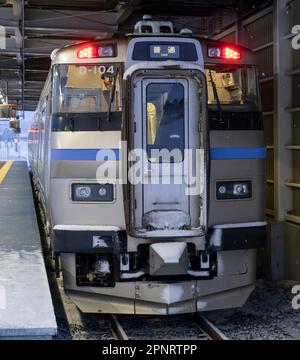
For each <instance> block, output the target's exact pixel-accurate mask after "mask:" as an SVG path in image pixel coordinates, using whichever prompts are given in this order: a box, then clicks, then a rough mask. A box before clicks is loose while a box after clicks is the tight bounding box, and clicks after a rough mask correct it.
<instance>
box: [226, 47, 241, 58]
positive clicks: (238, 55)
mask: <svg viewBox="0 0 300 360" xmlns="http://www.w3.org/2000/svg"><path fill="white" fill-rule="evenodd" d="M223 53H224V58H225V59H227V60H239V59H240V58H241V53H240V52H239V51H237V50H235V49H232V48H230V47H226V48H224V50H223Z"/></svg>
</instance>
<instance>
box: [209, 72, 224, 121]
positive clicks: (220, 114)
mask: <svg viewBox="0 0 300 360" xmlns="http://www.w3.org/2000/svg"><path fill="white" fill-rule="evenodd" d="M209 77H210V82H211V86H212V90H213V94H214V98H215V100H216V102H217V108H218V112H219V120H220V122H222V108H221V103H220V99H219V95H218V90H217V86H216V83H215V82H214V79H213V77H212V73H211V70H209Z"/></svg>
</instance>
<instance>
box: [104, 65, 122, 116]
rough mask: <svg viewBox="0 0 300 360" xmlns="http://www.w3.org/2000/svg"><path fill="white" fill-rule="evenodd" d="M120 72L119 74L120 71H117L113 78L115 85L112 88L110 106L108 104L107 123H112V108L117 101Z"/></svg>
mask: <svg viewBox="0 0 300 360" xmlns="http://www.w3.org/2000/svg"><path fill="white" fill-rule="evenodd" d="M118 72H119V69H116V73H115V76H114V77H113V79H114V83H113V86H112V89H111V92H110V98H109V104H108V110H107V115H106V121H108V122H110V121H111V120H110V114H111V106H112V103H113V102H114V100H115V93H116V83H117V76H118Z"/></svg>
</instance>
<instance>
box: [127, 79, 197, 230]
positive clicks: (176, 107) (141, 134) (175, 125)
mask: <svg viewBox="0 0 300 360" xmlns="http://www.w3.org/2000/svg"><path fill="white" fill-rule="evenodd" d="M133 88H134V102H133V106H134V118H135V135H134V138H135V139H134V143H135V148H138V149H140V150H142V151H143V154H144V158H143V162H142V167H141V173H140V174H139V176H140V179H141V180H142V181H141V183H137V184H136V185H135V200H136V201H135V228H136V229H140V230H141V231H142V232H147V233H149V234H152V235H154V234H155V231H156V232H158V233H159V234H161V231H162V230H164V231H171V230H173V231H174V230H175V231H186V230H190V229H191V228H196V227H199V217H200V207H201V206H200V203H201V199H200V196H199V194H198V195H195V196H194V195H192V196H190V195H189V194H188V184H190V183H191V182H193V181H192V177H193V175H195V169H196V161H197V159H196V156H195V149H199V148H200V132H199V129H200V126H199V121H200V120H199V119H200V116H199V113H200V98H201V96H200V94H199V81H196V80H195V78H193V77H191V78H189V77H187V76H178V75H177V76H176V77H174V78H172V77H171V76H170V75H169V76H164V77H153V78H151V77H149V76H147V78H143V76H136V77H135V78H134V87H133ZM198 160H199V159H198ZM199 165H200V166H201V164H199ZM160 236H161V235H160Z"/></svg>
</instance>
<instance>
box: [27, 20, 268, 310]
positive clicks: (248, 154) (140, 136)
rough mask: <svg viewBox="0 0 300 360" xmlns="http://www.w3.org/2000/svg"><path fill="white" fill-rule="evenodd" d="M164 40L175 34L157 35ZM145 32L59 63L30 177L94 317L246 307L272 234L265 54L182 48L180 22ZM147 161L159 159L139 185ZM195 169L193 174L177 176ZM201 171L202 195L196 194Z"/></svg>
mask: <svg viewBox="0 0 300 360" xmlns="http://www.w3.org/2000/svg"><path fill="white" fill-rule="evenodd" d="M151 26H152V27H155V26H156V27H161V29H162V31H163V32H164V33H162V34H159V33H158V31H159V30H157V31H155V29H154V30H153V29H152V30H153V32H152V33H150V34H149V33H147V34H145V33H144V31H148V30H149V27H150V28H151ZM168 27H169V28H168ZM145 29H146V30H145ZM136 30H137V31H139V33H138V34H133V35H131V36H128V37H126V38H112V39H107V40H102V41H99V42H93V43H89V44H79V45H78V44H76V45H73V46H68V47H65V48H62V49H59V50H57V51H55V52H54V53H53V54H52V65H51V70H50V72H49V76H48V79H47V82H46V84H45V87H44V90H43V92H42V95H41V98H40V101H39V105H38V107H37V110H36V113H35V118H34V121H33V123H32V126H31V129H30V133H29V163H30V169H31V171H32V176H33V182H34V186H35V188H36V190H37V193H38V197H39V200H40V202H41V205H42V207H43V209H44V213H45V219H46V220H45V222H46V227H47V229H48V232H49V236H50V239H51V247H52V252H53V254H54V256H55V258H56V259H57V258H58V257H59V259H60V264H61V269H62V274H63V281H64V288H65V292H66V293H67V294H68V295H69V296H70V297H71V299H72V300H73V301H74V303H75V304H76V305H77V306H78V307H79V308H80V310H81V311H83V312H102V313H128V314H177V313H190V312H199V311H207V310H213V309H220V308H233V307H239V306H242V305H243V304H244V303H245V301H246V299H247V298H248V296H249V294H250V293H251V292H252V290H253V289H254V286H255V279H256V251H257V249H258V248H260V247H263V246H264V240H265V231H266V223H265V217H264V191H265V148H264V136H263V131H262V126H261V121H262V120H261V114H260V108H259V93H258V92H257V83H256V75H255V67H254V66H253V59H252V54H251V53H250V51H249V50H247V49H245V48H237V47H234V46H232V45H230V44H222V43H220V42H215V41H209V40H205V39H200V38H196V37H193V36H192V35H191V34H180V35H178V34H177V35H175V34H174V33H173V32H172V24H170V23H168V22H159V23H154V22H147V21H146V24H145V21H144V22H141V23H139V24H138V25H137V27H136ZM136 149H140V150H141V151H142V152H143V153H144V154H146V159H143V160H142V162H141V163H140V164H141V167H140V170H139V171H138V172H134V171H133V172H131V169H132V167H133V166H134V165H136V164H137V162H138V161H140V159H138V156H137V155H136V154H137V153H136V152H135V150H136ZM153 149H154V150H162V149H167V150H169V151H172V150H174V149H175V150H179V154H180V156H181V159H179V160H178V159H177V158H175V157H174V160H170V159H169V160H168V159H167V160H165V159H164V156H165V155H164V154H163V155H162V156H160V157H159V156H157V153H155V152H154V155H153V153H151V151H152V150H153ZM186 149H190V152H185V151H184V150H186ZM196 149H197V154H196ZM194 155H195V156H194ZM196 155H197V156H196ZM166 156H167V155H166ZM183 161H188V163H189V164H190V167H189V170H187V168H184V169H183V170H181V171H180V169H178V167H177V166H176V165H178V164H180V163H182V162H183ZM165 167H171V169H172V170H171V171H170V174H169V180H170V181H169V182H167V181H166V182H165V180H166V179H165V175H164V172H163V170H164V168H165ZM103 169H105V171H103ZM195 169H196V170H197V171H196V175H195V179H196V180H195V181H194V183H195V182H196V183H197V184H198V185H197V184H196V185H195V186H194V185H193V184H194V183H193V182H190V183H191V184H192V185H191V186H187V185H186V181H185V180H186V179H187V178H191V177H192V175H191V173H192V174H194V173H195ZM190 170H192V171H190ZM107 174H109V176H107ZM129 174H131V175H132V174H133V175H132V177H133V179H136V178H137V177H139V176H140V178H142V180H143V181H142V182H138V181H137V182H136V183H134V181H128V177H129ZM150 177H152V179H154V180H156V181H154V183H152V181H150ZM121 179H122V181H120V180H121ZM124 179H126V180H127V181H124ZM131 180H132V179H131ZM190 183H189V184H190ZM196 188H197V189H196ZM187 189H188V190H187ZM193 191H194V193H193Z"/></svg>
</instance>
